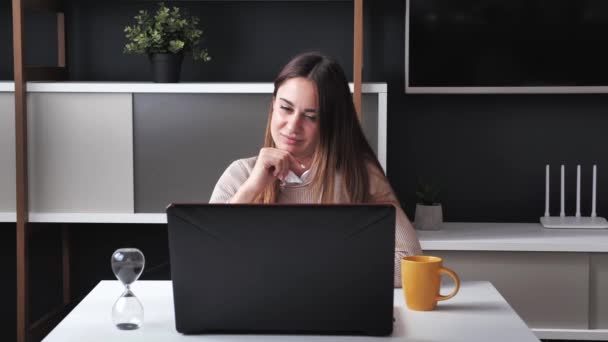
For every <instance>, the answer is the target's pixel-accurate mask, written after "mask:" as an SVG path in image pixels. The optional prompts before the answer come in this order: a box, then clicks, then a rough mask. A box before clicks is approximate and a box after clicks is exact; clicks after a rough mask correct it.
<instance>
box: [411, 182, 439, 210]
mask: <svg viewBox="0 0 608 342" xmlns="http://www.w3.org/2000/svg"><path fill="white" fill-rule="evenodd" d="M438 194H439V189H438V188H437V187H435V186H433V185H432V184H428V183H422V182H418V188H417V189H416V197H418V203H420V204H423V205H436V204H437V195H438Z"/></svg>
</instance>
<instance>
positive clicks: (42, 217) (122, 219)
mask: <svg viewBox="0 0 608 342" xmlns="http://www.w3.org/2000/svg"><path fill="white" fill-rule="evenodd" d="M29 220H30V222H45V223H155V224H166V223H167V215H166V214H164V213H158V214H147V213H146V214H144V213H142V214H133V213H30V215H29Z"/></svg>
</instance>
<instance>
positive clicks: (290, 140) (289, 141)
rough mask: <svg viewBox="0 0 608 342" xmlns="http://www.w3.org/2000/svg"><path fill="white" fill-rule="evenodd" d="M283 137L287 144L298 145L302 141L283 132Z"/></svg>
mask: <svg viewBox="0 0 608 342" xmlns="http://www.w3.org/2000/svg"><path fill="white" fill-rule="evenodd" d="M281 137H283V140H284V141H285V143H286V144H287V145H297V144H299V143H300V142H302V140H301V139H296V138H291V137H288V136H286V135H284V134H281Z"/></svg>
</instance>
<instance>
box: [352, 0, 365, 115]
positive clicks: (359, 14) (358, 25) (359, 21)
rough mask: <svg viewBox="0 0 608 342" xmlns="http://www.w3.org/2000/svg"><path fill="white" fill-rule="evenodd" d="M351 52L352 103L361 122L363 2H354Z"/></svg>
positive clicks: (358, 0) (359, 0)
mask: <svg viewBox="0 0 608 342" xmlns="http://www.w3.org/2000/svg"><path fill="white" fill-rule="evenodd" d="M353 46H354V51H353V83H354V89H353V90H354V91H353V102H354V103H355V109H356V110H357V115H358V116H359V120H361V81H362V72H363V0H355V28H354V44H353Z"/></svg>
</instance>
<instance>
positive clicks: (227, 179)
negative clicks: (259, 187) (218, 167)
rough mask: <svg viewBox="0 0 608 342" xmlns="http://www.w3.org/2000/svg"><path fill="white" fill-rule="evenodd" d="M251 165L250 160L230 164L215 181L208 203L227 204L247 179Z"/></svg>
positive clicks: (240, 160) (251, 161)
mask: <svg viewBox="0 0 608 342" xmlns="http://www.w3.org/2000/svg"><path fill="white" fill-rule="evenodd" d="M251 164H253V160H252V158H250V159H239V160H236V161H234V162H232V164H230V166H228V168H227V169H226V171H224V173H223V174H222V176H221V177H220V179H219V180H218V181H217V184H216V185H215V188H214V189H213V193H212V194H211V199H209V203H228V201H230V199H231V198H232V196H234V194H236V192H237V190H238V189H239V188H240V187H241V185H243V183H245V181H246V180H247V178H249V175H250V174H251V169H252V165H251Z"/></svg>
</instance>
